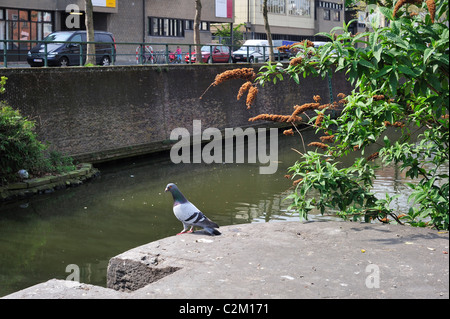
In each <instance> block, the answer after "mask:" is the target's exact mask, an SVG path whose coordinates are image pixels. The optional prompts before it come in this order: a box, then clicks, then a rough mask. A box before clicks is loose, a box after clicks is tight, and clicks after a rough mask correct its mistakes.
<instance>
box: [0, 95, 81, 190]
mask: <svg viewBox="0 0 450 319" xmlns="http://www.w3.org/2000/svg"><path fill="white" fill-rule="evenodd" d="M34 127H35V124H34V122H33V121H30V120H28V119H26V118H24V117H23V116H21V115H20V113H19V111H17V110H14V109H13V108H12V107H10V106H8V105H6V104H5V103H4V102H0V173H1V174H0V185H1V184H4V183H8V182H14V181H16V180H17V178H18V175H17V172H18V171H19V170H21V169H25V170H27V171H28V172H29V173H30V174H33V175H41V174H45V173H53V172H54V173H60V172H64V171H70V170H73V169H74V165H73V163H72V162H73V161H72V159H71V158H69V157H65V156H62V155H61V154H60V153H58V152H54V151H51V152H47V151H46V150H47V146H46V145H44V144H42V143H41V142H40V141H39V140H38V139H37V136H36V134H35V133H34Z"/></svg>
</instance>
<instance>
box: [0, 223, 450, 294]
mask: <svg viewBox="0 0 450 319" xmlns="http://www.w3.org/2000/svg"><path fill="white" fill-rule="evenodd" d="M220 231H221V232H222V235H220V236H214V237H212V236H208V235H206V234H204V233H203V232H201V231H198V232H195V233H193V234H183V235H179V236H172V237H167V238H164V239H161V240H158V241H155V242H151V243H149V244H146V245H143V246H140V247H136V248H134V249H131V250H129V251H126V252H124V253H122V254H120V255H118V256H115V257H113V258H111V260H110V262H109V266H108V273H107V286H108V287H109V288H104V287H97V286H92V285H87V284H80V283H74V282H72V283H70V282H69V284H67V282H65V281H63V280H54V279H53V280H50V281H48V282H46V283H43V284H39V285H36V286H33V287H30V288H27V289H25V290H21V291H19V292H16V293H14V294H11V295H8V296H6V297H5V298H124V299H125V298H126V299H127V298H175V299H178V298H182V299H215V298H225V299H226V298H258V299H259V298H266V299H267V298H334V299H336V298H400V299H407V298H446V299H448V298H449V260H448V251H449V234H448V232H438V231H436V230H431V229H423V228H413V227H409V226H400V225H384V224H366V223H354V222H336V221H314V222H306V223H302V222H269V223H253V224H242V225H231V226H226V227H221V228H220ZM43 285H46V286H45V287H44V286H43ZM52 286H53V288H52ZM44 288H45V289H44ZM112 288H114V289H112Z"/></svg>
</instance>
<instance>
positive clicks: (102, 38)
mask: <svg viewBox="0 0 450 319" xmlns="http://www.w3.org/2000/svg"><path fill="white" fill-rule="evenodd" d="M98 41H99V42H113V40H112V39H111V37H110V35H109V34H103V33H101V34H99V40H98Z"/></svg>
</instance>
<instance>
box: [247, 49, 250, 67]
mask: <svg viewBox="0 0 450 319" xmlns="http://www.w3.org/2000/svg"><path fill="white" fill-rule="evenodd" d="M249 55H250V47H249V46H247V63H248V62H250V61H249V60H248V59H249Z"/></svg>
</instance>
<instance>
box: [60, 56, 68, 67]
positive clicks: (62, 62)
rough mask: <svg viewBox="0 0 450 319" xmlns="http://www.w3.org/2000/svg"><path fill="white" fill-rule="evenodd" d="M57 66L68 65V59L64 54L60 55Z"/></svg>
mask: <svg viewBox="0 0 450 319" xmlns="http://www.w3.org/2000/svg"><path fill="white" fill-rule="evenodd" d="M58 64H59V66H69V59H68V58H67V57H65V56H63V57H61V59H59V62H58Z"/></svg>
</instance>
